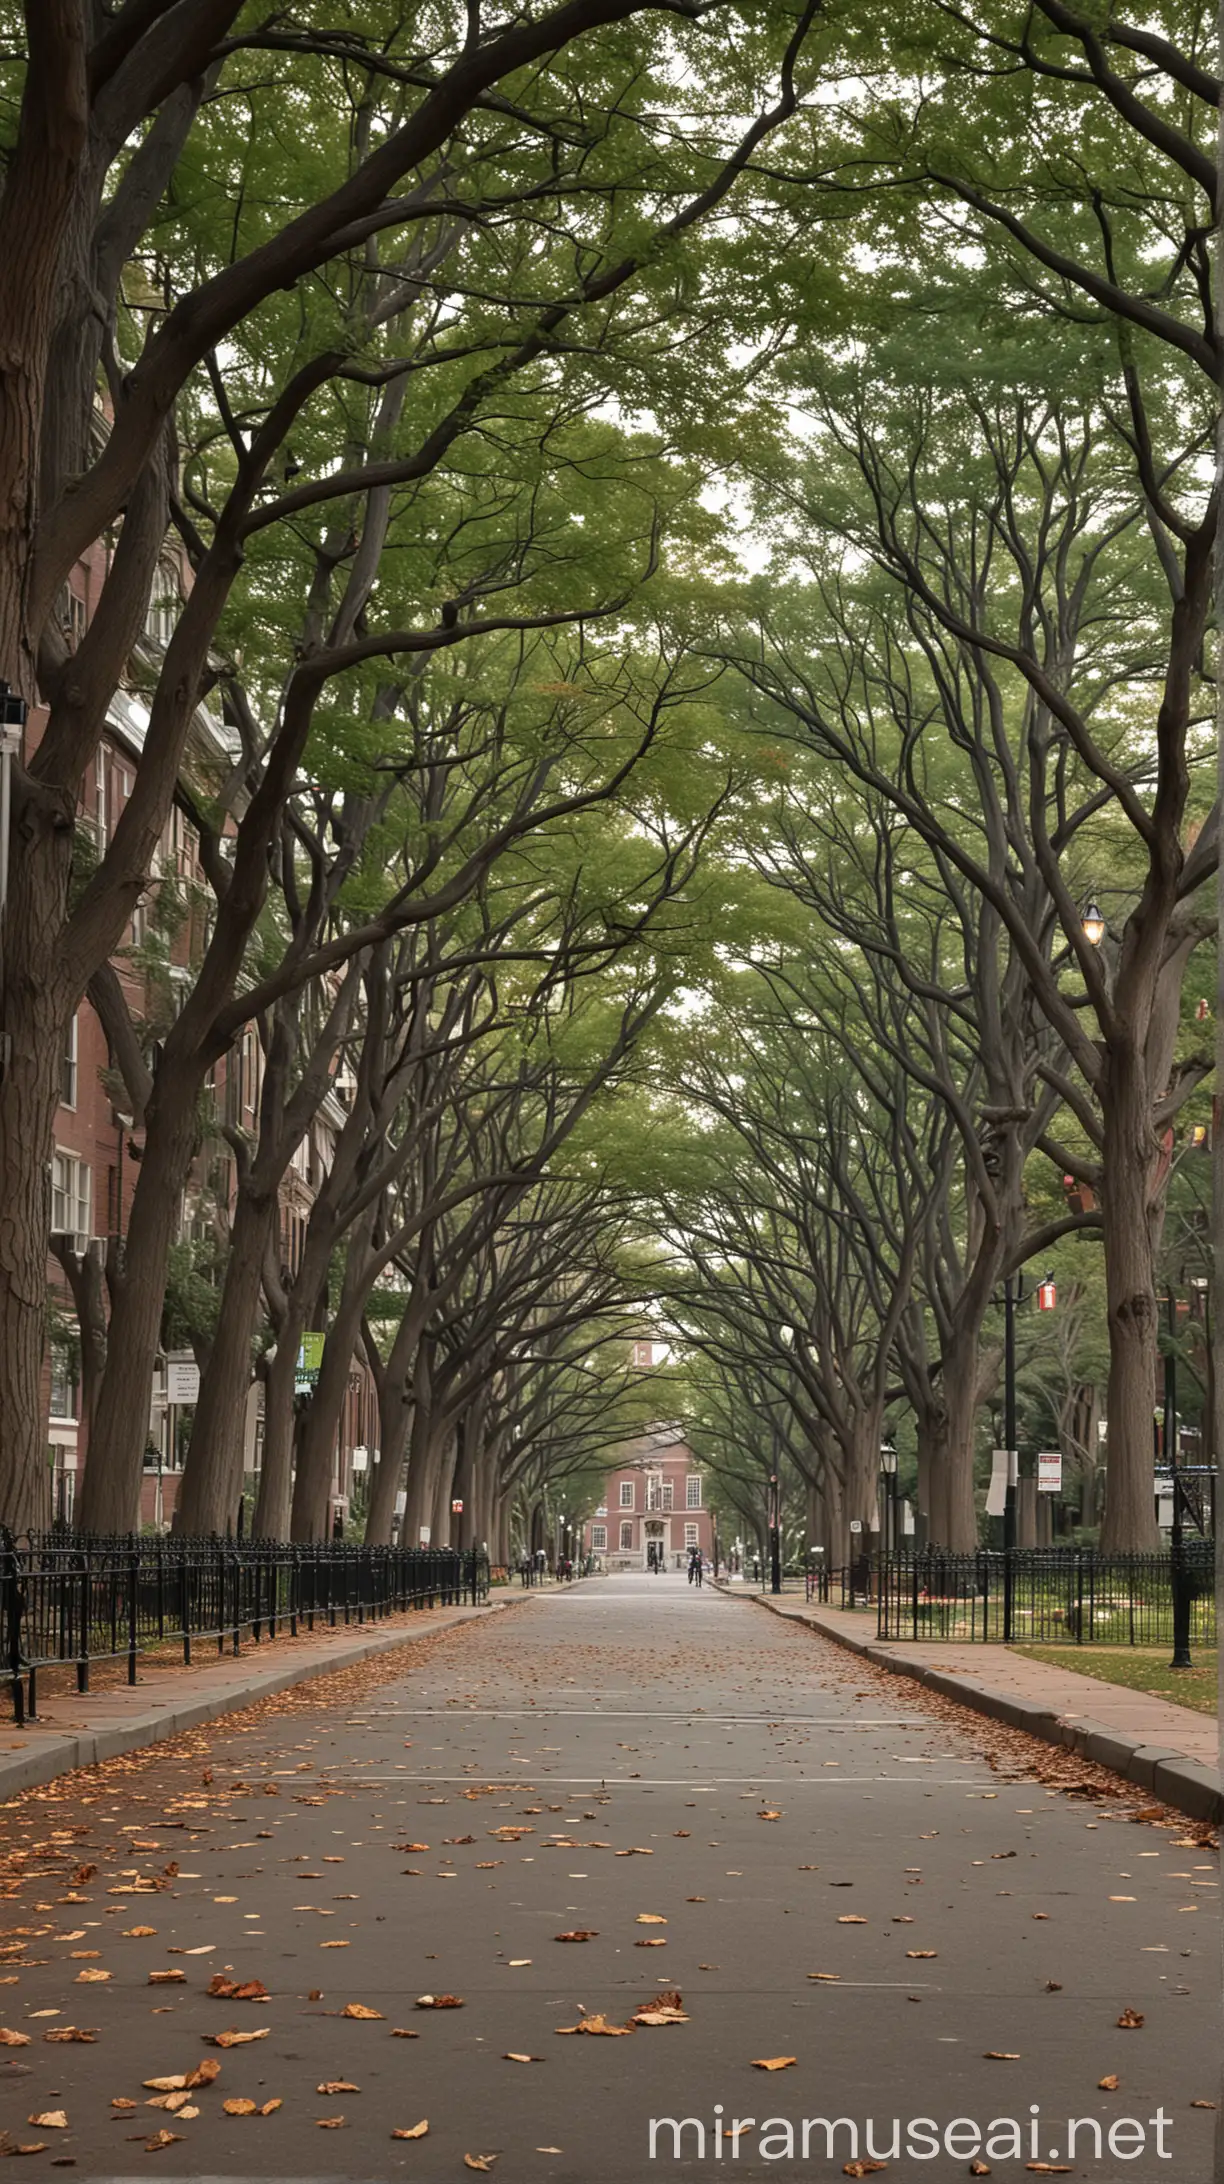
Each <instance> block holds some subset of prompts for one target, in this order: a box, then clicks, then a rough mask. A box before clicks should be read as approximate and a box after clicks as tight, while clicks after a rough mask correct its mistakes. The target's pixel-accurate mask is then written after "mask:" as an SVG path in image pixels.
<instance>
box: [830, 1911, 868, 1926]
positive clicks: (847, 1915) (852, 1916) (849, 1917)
mask: <svg viewBox="0 0 1224 2184" xmlns="http://www.w3.org/2000/svg"><path fill="white" fill-rule="evenodd" d="M837 1923H838V1925H839V1926H866V1924H867V1921H866V1919H865V1918H864V1917H863V1916H862V1914H861V1913H860V1912H858V1911H843V1912H841V1913H840V1914H839V1917H838V1921H837Z"/></svg>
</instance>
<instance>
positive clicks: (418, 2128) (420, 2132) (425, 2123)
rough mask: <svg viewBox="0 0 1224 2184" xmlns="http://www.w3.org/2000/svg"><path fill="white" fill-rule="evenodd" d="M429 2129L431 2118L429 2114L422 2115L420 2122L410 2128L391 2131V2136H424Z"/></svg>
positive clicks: (401, 2137)
mask: <svg viewBox="0 0 1224 2184" xmlns="http://www.w3.org/2000/svg"><path fill="white" fill-rule="evenodd" d="M428 2129H429V2118H428V2116H422V2118H421V2121H420V2122H419V2123H414V2124H413V2125H412V2126H411V2127H410V2129H409V2130H407V2131H393V2132H392V2133H391V2136H392V2138H398V2139H411V2138H424V2136H425V2134H426V2132H427V2131H428Z"/></svg>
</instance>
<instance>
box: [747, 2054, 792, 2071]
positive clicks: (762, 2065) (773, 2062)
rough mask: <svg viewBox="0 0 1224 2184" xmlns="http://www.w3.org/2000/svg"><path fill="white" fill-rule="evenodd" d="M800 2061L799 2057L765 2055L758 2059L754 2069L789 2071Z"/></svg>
mask: <svg viewBox="0 0 1224 2184" xmlns="http://www.w3.org/2000/svg"><path fill="white" fill-rule="evenodd" d="M798 2060H799V2058H798V2056H797V2055H763V2056H760V2057H758V2059H757V2060H756V2061H755V2062H754V2063H753V2065H752V2067H753V2069H754V2070H789V2069H790V2067H791V2064H792V2063H796V2062H798Z"/></svg>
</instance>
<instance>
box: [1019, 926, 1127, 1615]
mask: <svg viewBox="0 0 1224 2184" xmlns="http://www.w3.org/2000/svg"><path fill="white" fill-rule="evenodd" d="M1091 909H1092V905H1091V904H1090V905H1089V911H1091ZM1085 930H1087V914H1086V917H1085ZM1103 930H1104V926H1103V925H1102V931H1103ZM1033 1294H1034V1292H1033V1291H1031V1290H1026V1289H1025V1286H1024V1275H1023V1273H1021V1274H1017V1275H1011V1274H1008V1275H1007V1276H1006V1277H1005V1279H1004V1283H1003V1439H1004V1441H1005V1442H1006V1444H1007V1492H1006V1496H1005V1498H1004V1502H1003V1643H1004V1645H1010V1644H1011V1637H1012V1608H1013V1586H1014V1577H1015V1573H1014V1569H1013V1557H1014V1554H1015V1548H1016V1504H1017V1499H1018V1488H1019V1483H1020V1449H1019V1432H1018V1429H1017V1425H1016V1311H1017V1308H1018V1306H1020V1305H1022V1304H1023V1303H1024V1302H1025V1300H1026V1298H1027V1297H1029V1296H1031V1295H1033ZM1036 1298H1037V1309H1038V1311H1039V1312H1052V1311H1053V1310H1054V1309H1055V1306H1056V1305H1057V1303H1058V1289H1057V1286H1056V1284H1055V1281H1054V1276H1053V1274H1047V1275H1046V1277H1045V1279H1044V1281H1041V1282H1039V1283H1038V1285H1037V1289H1036Z"/></svg>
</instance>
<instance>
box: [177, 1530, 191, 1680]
mask: <svg viewBox="0 0 1224 2184" xmlns="http://www.w3.org/2000/svg"><path fill="white" fill-rule="evenodd" d="M179 1623H180V1625H181V1628H182V1634H183V1666H184V1668H190V1666H191V1548H190V1546H188V1545H184V1548H183V1553H182V1556H181V1559H180V1561H179Z"/></svg>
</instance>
